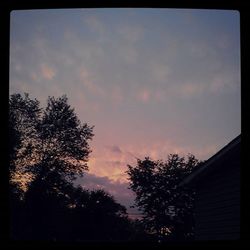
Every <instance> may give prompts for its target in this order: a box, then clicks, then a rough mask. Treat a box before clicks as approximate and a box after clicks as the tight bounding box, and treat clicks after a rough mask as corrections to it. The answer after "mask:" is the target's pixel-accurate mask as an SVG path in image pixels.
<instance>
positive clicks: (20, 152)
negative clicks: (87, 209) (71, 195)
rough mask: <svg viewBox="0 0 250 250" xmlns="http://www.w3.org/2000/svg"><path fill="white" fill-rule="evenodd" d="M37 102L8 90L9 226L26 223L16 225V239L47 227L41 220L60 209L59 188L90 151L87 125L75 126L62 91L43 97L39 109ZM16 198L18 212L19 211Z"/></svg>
mask: <svg viewBox="0 0 250 250" xmlns="http://www.w3.org/2000/svg"><path fill="white" fill-rule="evenodd" d="M39 105H40V104H39V102H38V101H37V100H31V99H30V98H29V95H28V94H25V95H24V98H23V97H22V96H21V95H20V94H14V95H12V96H11V97H10V102H9V138H10V145H9V148H10V150H9V152H10V154H9V155H10V187H11V189H10V198H11V212H12V214H13V215H15V216H13V217H12V218H14V219H15V221H14V222H13V223H12V225H14V224H15V223H17V221H21V222H20V223H21V225H23V226H24V224H22V223H26V225H25V226H24V227H23V229H21V228H22V227H21V226H20V229H21V230H22V231H21V232H19V234H18V233H17V235H19V236H20V237H23V236H25V235H26V236H27V235H29V234H31V235H32V234H33V236H34V238H35V237H37V236H39V237H41V236H43V235H44V234H45V232H48V231H49V230H48V224H46V223H47V222H48V221H49V219H51V218H52V215H55V214H56V213H57V210H58V211H59V210H62V209H64V207H65V206H64V202H65V190H66V189H67V188H69V187H70V186H72V185H73V180H74V179H75V178H76V177H77V176H82V175H83V173H84V171H86V170H87V169H88V168H87V160H88V155H89V153H90V152H91V150H90V147H89V144H88V141H89V140H91V139H92V137H93V133H92V131H93V127H89V126H88V125H87V124H86V123H85V124H83V125H82V124H81V122H80V120H79V119H78V118H77V115H76V114H75V112H74V109H72V108H71V107H70V106H69V105H68V103H67V97H66V96H65V95H64V96H62V97H59V98H57V99H55V98H54V97H49V98H48V102H47V107H46V108H45V109H41V108H40V107H39ZM25 177H26V178H25ZM21 191H22V192H21ZM16 194H18V195H16ZM20 194H22V196H21V195H20ZM20 198H21V199H22V201H21V200H20ZM20 202H21V203H22V206H21V207H22V208H23V209H22V211H23V213H22V212H19V210H20V209H19V208H20V206H19V203H20ZM53 211H54V212H53ZM42 215H44V216H45V217H46V218H47V219H45V220H43V219H42V218H43V216H42ZM48 215H50V216H48ZM16 217H19V219H17V218H16ZM20 217H23V218H25V222H24V219H20ZM39 219H40V222H41V223H39V221H38V220H39ZM43 222H46V223H43ZM43 224H44V227H42V225H43ZM26 226H27V227H26ZM14 227H15V228H18V225H17V226H16V225H15V226H14ZM24 228H25V229H24ZM26 228H27V230H26ZM14 231H15V230H14ZM47 236H48V235H47ZM47 236H46V235H45V238H46V237H47ZM17 237H18V236H17Z"/></svg>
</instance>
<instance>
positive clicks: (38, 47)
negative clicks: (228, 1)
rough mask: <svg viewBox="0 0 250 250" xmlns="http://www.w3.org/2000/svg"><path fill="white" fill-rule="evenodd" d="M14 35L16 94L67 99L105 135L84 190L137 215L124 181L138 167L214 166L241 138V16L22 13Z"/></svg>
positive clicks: (95, 144)
mask: <svg viewBox="0 0 250 250" xmlns="http://www.w3.org/2000/svg"><path fill="white" fill-rule="evenodd" d="M10 28H11V30H10V33H11V34H10V94H12V93H23V92H28V93H29V94H30V96H31V98H37V99H38V100H40V101H41V104H42V105H43V106H44V105H45V103H46V100H47V98H48V96H49V95H50V96H55V97H58V96H61V95H62V94H66V95H67V96H68V98H69V104H70V105H71V106H72V107H74V108H75V111H76V113H77V115H78V117H79V118H80V120H81V121H82V122H87V123H88V124H89V125H94V126H95V127H94V134H95V136H94V138H93V141H92V142H91V143H90V145H91V149H92V150H93V152H92V153H91V155H90V161H89V172H88V173H87V174H86V175H85V177H84V178H83V179H80V180H78V182H79V183H80V184H82V185H83V186H84V187H86V188H104V189H106V190H107V191H109V192H110V193H111V194H113V195H114V196H115V198H116V199H117V200H118V201H119V202H121V203H122V204H124V205H126V206H127V207H128V206H129V205H132V203H133V196H132V193H131V191H129V190H128V189H127V186H128V184H127V176H126V174H125V173H124V172H125V171H126V170H127V164H132V165H133V164H134V163H135V162H136V158H144V157H145V156H150V157H152V158H153V159H163V160H164V159H166V157H167V155H168V154H170V153H179V154H180V155H186V154H187V153H192V154H194V155H195V156H196V157H197V158H198V159H201V160H206V159H207V158H209V157H210V156H212V155H213V154H214V153H216V152H217V151H218V150H219V149H220V148H222V147H223V146H224V145H226V144H227V143H229V142H230V141H231V140H232V139H234V138H235V137H236V136H237V135H239V134H240V132H241V122H240V121H241V107H240V101H241V100H240V91H241V86H240V84H241V80H240V24H239V13H238V12H236V11H222V10H181V9H180V10H177V9H150V8H149V9H129V8H128V9H105V8H103V9H67V10H63V9H61V10H30V11H13V12H11V26H10ZM129 211H132V210H131V209H130V210H129Z"/></svg>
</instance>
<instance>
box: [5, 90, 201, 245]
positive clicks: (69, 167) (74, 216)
mask: <svg viewBox="0 0 250 250" xmlns="http://www.w3.org/2000/svg"><path fill="white" fill-rule="evenodd" d="M93 129H94V127H93V126H89V125H88V124H86V123H84V124H82V123H81V121H80V120H79V119H78V117H77V115H76V113H75V111H74V109H73V108H71V107H70V105H69V104H68V99H67V97H66V96H65V95H64V96H62V97H59V98H57V99H56V98H54V97H49V98H48V100H47V106H46V107H45V108H41V107H40V103H39V101H37V100H36V99H34V100H33V99H31V98H30V97H29V95H28V94H25V95H24V96H22V95H20V94H13V95H11V96H10V99H9V162H10V168H9V169H10V189H9V190H10V191H9V197H10V237H11V239H13V240H45V241H70V242H72V241H73V242H134V241H140V242H166V241H169V240H189V239H192V237H193V225H194V224H193V199H194V191H193V190H191V189H183V188H181V187H179V185H178V183H179V182H180V180H181V179H182V178H184V177H185V176H186V175H188V174H189V173H190V172H191V171H192V170H193V169H194V168H196V167H198V166H199V164H200V162H199V161H198V160H197V159H196V158H195V157H194V156H193V155H188V158H187V159H185V158H183V157H179V156H178V155H176V154H175V155H169V156H168V158H167V160H166V161H165V162H163V161H161V160H159V161H153V160H152V159H150V158H148V157H146V158H145V159H144V160H139V159H138V161H137V164H136V166H128V171H127V174H128V177H129V180H130V188H131V189H132V190H133V191H134V192H135V194H136V200H135V205H136V206H137V207H138V208H139V210H140V211H141V212H142V213H143V215H144V217H143V219H142V220H140V221H139V220H136V221H132V220H130V219H129V218H128V214H127V211H126V208H125V207H124V206H123V205H121V204H119V203H118V202H116V200H115V199H114V197H112V196H111V195H110V194H108V193H107V192H106V191H104V190H93V191H89V190H85V189H83V188H82V187H80V186H75V185H74V180H75V179H76V178H77V177H79V176H81V177H83V176H84V173H85V171H87V170H88V166H87V162H88V159H89V154H90V152H91V149H90V147H89V141H90V140H92V138H93V136H94V134H93ZM83 180H84V179H83Z"/></svg>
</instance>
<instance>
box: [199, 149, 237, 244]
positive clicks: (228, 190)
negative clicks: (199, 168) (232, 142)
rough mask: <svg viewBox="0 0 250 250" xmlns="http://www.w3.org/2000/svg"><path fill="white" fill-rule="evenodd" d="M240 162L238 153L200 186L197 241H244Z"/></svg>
mask: <svg viewBox="0 0 250 250" xmlns="http://www.w3.org/2000/svg"><path fill="white" fill-rule="evenodd" d="M239 159H240V157H239V152H238V153H237V154H235V157H234V158H233V159H232V158H230V160H229V161H227V162H226V163H225V162H224V163H223V165H224V166H223V167H220V168H219V170H217V171H214V173H212V174H210V175H209V176H207V178H206V179H205V180H203V181H201V182H200V183H199V184H198V186H197V192H196V198H195V237H196V239H197V240H235V239H239V238H240V169H239V168H240V161H239Z"/></svg>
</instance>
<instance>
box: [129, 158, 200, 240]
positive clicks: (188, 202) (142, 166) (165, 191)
mask: <svg viewBox="0 0 250 250" xmlns="http://www.w3.org/2000/svg"><path fill="white" fill-rule="evenodd" d="M199 164H200V162H199V161H198V160H197V159H196V158H195V157H194V156H193V155H188V156H187V159H185V158H184V157H180V156H179V155H177V154H170V155H169V156H168V158H167V160H166V161H165V162H163V161H162V160H157V161H153V160H151V159H150V158H149V157H146V158H145V159H144V160H140V159H138V160H137V165H136V166H130V165H128V171H127V173H128V175H129V180H130V189H132V190H133V191H134V192H135V194H136V199H135V205H136V206H138V208H139V210H140V211H142V212H143V213H144V220H143V223H144V224H145V226H146V228H147V230H148V231H149V232H150V233H153V234H155V235H157V237H158V238H159V239H162V240H164V239H166V238H167V237H168V238H170V237H171V238H173V239H178V240H184V239H189V238H191V237H192V235H193V219H192V217H193V200H194V194H195V193H194V190H192V189H187V188H182V187H180V186H179V183H180V181H181V180H182V179H183V178H184V177H185V176H187V175H188V174H190V173H191V172H192V170H193V169H194V168H196V167H197V166H198V165H199Z"/></svg>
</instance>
